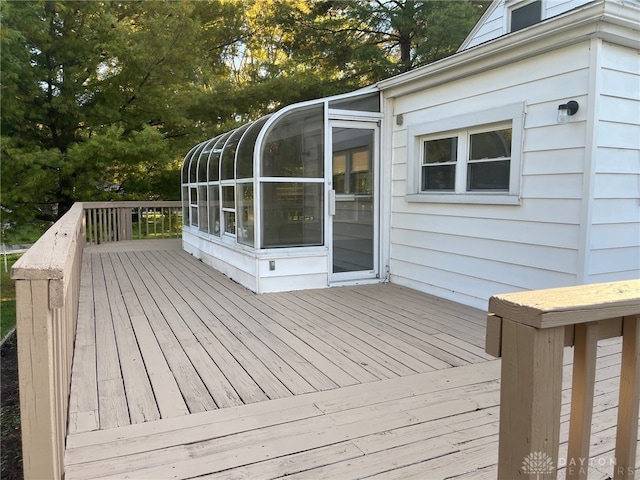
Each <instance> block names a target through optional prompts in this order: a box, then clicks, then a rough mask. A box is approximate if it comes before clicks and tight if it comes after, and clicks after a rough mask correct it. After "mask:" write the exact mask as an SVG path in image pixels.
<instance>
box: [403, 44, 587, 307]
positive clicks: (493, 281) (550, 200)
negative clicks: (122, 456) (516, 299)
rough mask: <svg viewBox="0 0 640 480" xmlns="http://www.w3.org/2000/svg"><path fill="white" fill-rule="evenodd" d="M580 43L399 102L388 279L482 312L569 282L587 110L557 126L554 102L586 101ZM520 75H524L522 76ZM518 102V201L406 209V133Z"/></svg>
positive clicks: (573, 271)
mask: <svg viewBox="0 0 640 480" xmlns="http://www.w3.org/2000/svg"><path fill="white" fill-rule="evenodd" d="M589 61H590V58H589V45H588V44H587V43H583V44H580V45H574V46H571V47H567V48H565V49H563V50H559V51H555V52H551V53H546V54H544V55H541V56H538V57H534V58H530V59H528V60H523V61H521V62H518V63H514V64H512V65H509V66H505V67H501V68H499V69H495V70H491V71H488V72H484V73H482V74H478V75H475V76H473V77H468V78H466V79H462V80H458V81H455V82H451V83H448V84H446V85H444V86H441V87H435V88H431V89H428V90H426V91H422V92H420V93H415V94H411V95H407V96H405V97H400V98H398V99H397V100H396V101H395V105H394V114H395V115H398V114H402V115H403V116H404V123H403V126H402V127H398V126H395V125H394V129H395V131H394V133H393V139H394V145H393V146H394V149H393V166H392V176H393V177H392V200H391V202H392V203H391V210H392V220H391V227H392V231H391V262H390V273H391V281H393V282H396V283H401V284H404V285H407V286H410V287H413V288H418V289H420V290H423V291H426V292H428V293H432V294H435V295H440V296H443V297H446V298H450V299H454V300H456V301H460V302H463V303H467V304H469V305H473V306H476V307H479V308H486V301H487V299H488V298H489V297H490V296H491V295H494V294H497V293H505V292H509V291H517V290H523V289H532V288H547V287H555V286H562V285H572V284H575V283H576V279H577V274H578V265H579V261H580V260H579V258H578V256H579V243H580V242H579V236H580V218H581V213H582V212H581V205H582V201H581V198H582V191H583V177H584V174H585V172H584V159H585V142H586V133H585V132H586V121H585V120H586V112H585V111H584V109H583V110H581V111H579V112H578V114H576V116H575V118H574V119H572V120H573V121H572V122H571V123H569V124H565V125H558V124H557V123H556V116H557V108H558V104H560V103H564V102H566V101H567V100H568V99H576V100H578V101H579V102H581V105H582V104H586V96H587V94H588V89H589ZM523 72H527V75H526V76H525V75H523ZM517 102H526V104H527V113H526V118H525V122H524V135H523V145H522V148H523V153H522V159H521V190H520V192H521V194H520V196H521V205H517V206H508V205H471V204H456V205H454V204H435V203H408V202H407V201H406V199H405V194H406V190H407V185H406V183H407V182H406V179H407V168H417V167H416V166H415V165H414V163H413V162H414V161H413V159H409V162H408V159H407V158H406V156H407V147H406V146H407V141H408V137H407V136H408V132H407V129H408V127H410V126H412V125H416V124H419V123H420V122H432V121H436V120H438V119H441V118H447V117H448V116H454V115H461V114H463V113H465V112H467V113H469V114H472V112H481V111H483V110H486V109H491V108H499V107H500V106H502V105H507V104H513V103H517Z"/></svg>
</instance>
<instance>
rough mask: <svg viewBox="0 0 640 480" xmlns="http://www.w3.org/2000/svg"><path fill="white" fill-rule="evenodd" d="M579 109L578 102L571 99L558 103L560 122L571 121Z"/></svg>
mask: <svg viewBox="0 0 640 480" xmlns="http://www.w3.org/2000/svg"><path fill="white" fill-rule="evenodd" d="M577 111H578V102H576V101H575V100H570V101H568V102H567V103H563V104H562V105H558V123H569V121H570V120H571V118H570V117H571V116H572V115H575V113H576V112H577Z"/></svg>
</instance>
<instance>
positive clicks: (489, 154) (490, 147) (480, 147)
mask: <svg viewBox="0 0 640 480" xmlns="http://www.w3.org/2000/svg"><path fill="white" fill-rule="evenodd" d="M509 157H511V129H510V128H506V129H504V130H496V131H493V132H483V133H474V134H472V135H471V147H470V154H469V160H482V159H485V158H509Z"/></svg>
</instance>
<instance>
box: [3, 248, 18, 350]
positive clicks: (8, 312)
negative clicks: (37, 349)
mask: <svg viewBox="0 0 640 480" xmlns="http://www.w3.org/2000/svg"><path fill="white" fill-rule="evenodd" d="M1 258H2V264H1V265H0V268H1V269H2V270H1V271H0V339H3V338H4V337H5V335H6V334H7V333H9V332H10V331H11V330H12V329H13V327H15V326H16V286H15V282H14V281H13V280H11V267H12V266H13V264H14V263H16V261H17V260H18V258H20V255H7V258H6V261H7V271H5V263H4V262H5V258H4V255H3V256H2V257H1Z"/></svg>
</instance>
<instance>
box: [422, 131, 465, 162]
mask: <svg viewBox="0 0 640 480" xmlns="http://www.w3.org/2000/svg"><path fill="white" fill-rule="evenodd" d="M457 158H458V137H449V138H439V139H438V140H428V141H426V142H424V160H423V163H425V164H430V163H447V162H455V161H456V159H457Z"/></svg>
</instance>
